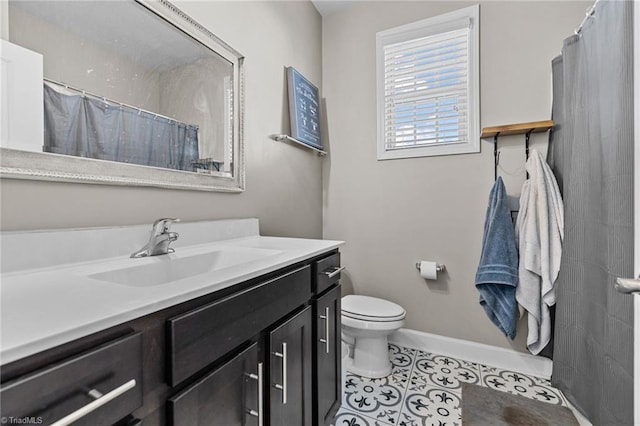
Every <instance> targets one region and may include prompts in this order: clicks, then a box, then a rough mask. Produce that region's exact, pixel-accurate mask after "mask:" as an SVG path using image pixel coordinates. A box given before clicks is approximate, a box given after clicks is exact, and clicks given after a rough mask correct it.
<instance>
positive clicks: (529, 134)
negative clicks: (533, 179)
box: [524, 129, 533, 179]
mask: <svg viewBox="0 0 640 426" xmlns="http://www.w3.org/2000/svg"><path fill="white" fill-rule="evenodd" d="M531 132H533V129H531V130H529V131H528V132H527V133H526V134H525V139H524V151H525V155H526V157H525V168H526V167H527V166H526V160H528V159H529V137H530V136H531ZM527 179H529V172H527Z"/></svg>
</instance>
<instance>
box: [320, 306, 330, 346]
mask: <svg viewBox="0 0 640 426" xmlns="http://www.w3.org/2000/svg"><path fill="white" fill-rule="evenodd" d="M329 318H330V316H329V307H328V306H325V308H324V315H320V319H323V320H324V339H320V342H322V343H324V345H325V352H326V353H329V333H330V331H331V327H330V326H329Z"/></svg>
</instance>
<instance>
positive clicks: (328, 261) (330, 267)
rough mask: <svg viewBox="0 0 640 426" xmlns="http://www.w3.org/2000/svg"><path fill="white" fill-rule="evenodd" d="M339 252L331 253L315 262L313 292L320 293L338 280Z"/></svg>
mask: <svg viewBox="0 0 640 426" xmlns="http://www.w3.org/2000/svg"><path fill="white" fill-rule="evenodd" d="M338 268H340V253H335V254H332V255H331V256H327V257H325V258H324V259H320V260H318V261H317V262H316V288H315V294H320V293H322V292H323V291H325V290H326V289H328V288H329V287H331V286H332V285H333V284H335V283H337V282H338V281H340V272H337V270H338Z"/></svg>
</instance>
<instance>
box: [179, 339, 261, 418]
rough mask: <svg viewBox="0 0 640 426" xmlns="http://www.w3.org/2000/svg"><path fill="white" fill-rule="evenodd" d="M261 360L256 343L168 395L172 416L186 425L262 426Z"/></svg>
mask: <svg viewBox="0 0 640 426" xmlns="http://www.w3.org/2000/svg"><path fill="white" fill-rule="evenodd" d="M263 374H264V373H263V372H262V363H261V362H258V344H257V343H253V344H252V345H251V346H249V347H248V348H247V349H245V350H243V351H241V352H240V353H239V354H238V355H236V356H235V357H233V358H232V359H231V360H229V361H228V362H226V363H224V364H223V365H222V366H220V367H218V368H216V369H215V370H214V371H213V372H211V373H209V374H207V375H205V377H203V378H202V379H200V380H198V381H197V382H196V383H195V384H193V385H191V386H189V387H187V388H186V389H185V390H183V391H182V392H180V393H178V394H177V395H175V396H173V397H171V398H169V401H168V403H167V404H168V410H169V418H170V419H171V422H172V424H174V425H184V426H243V425H248V426H254V425H255V426H261V425H260V423H259V420H260V419H259V413H260V412H261V411H262V405H261V404H263V401H259V400H258V396H259V395H262V390H261V389H260V388H259V386H260V385H261V384H262V380H261V379H260V377H261V376H262V375H263Z"/></svg>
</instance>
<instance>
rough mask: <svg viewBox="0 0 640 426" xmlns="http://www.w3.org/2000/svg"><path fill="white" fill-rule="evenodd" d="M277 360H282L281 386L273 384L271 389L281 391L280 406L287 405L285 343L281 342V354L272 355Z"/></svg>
mask: <svg viewBox="0 0 640 426" xmlns="http://www.w3.org/2000/svg"><path fill="white" fill-rule="evenodd" d="M273 354H274V355H275V356H277V357H278V358H282V384H281V385H279V384H277V383H274V384H273V387H274V388H276V389H280V390H281V391H282V404H286V403H287V343H286V342H282V353H280V352H274V353H273Z"/></svg>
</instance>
